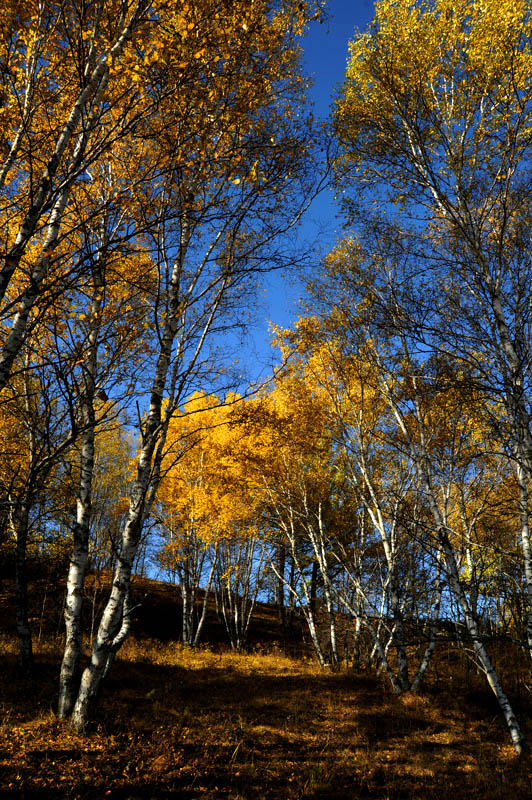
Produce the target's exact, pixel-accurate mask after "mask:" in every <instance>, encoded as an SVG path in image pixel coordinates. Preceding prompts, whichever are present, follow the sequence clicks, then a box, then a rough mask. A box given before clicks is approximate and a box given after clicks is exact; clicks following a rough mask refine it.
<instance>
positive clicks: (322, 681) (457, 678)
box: [0, 632, 532, 800]
mask: <svg viewBox="0 0 532 800" xmlns="http://www.w3.org/2000/svg"><path fill="white" fill-rule="evenodd" d="M263 650H264V649H263ZM268 651H269V652H264V651H262V652H261V651H259V648H258V647H255V651H254V652H249V653H247V654H241V655H238V654H234V653H231V652H229V651H228V650H227V649H226V648H224V647H221V646H220V645H216V646H213V647H212V648H208V647H203V648H199V649H197V650H191V649H189V648H183V647H182V646H181V645H179V644H177V643H176V642H174V641H169V640H167V639H162V638H158V639H155V638H152V639H148V638H145V637H138V638H132V639H130V640H129V641H128V642H127V643H126V645H125V646H124V648H123V649H122V650H121V651H120V654H119V657H118V658H117V661H116V663H115V665H114V667H113V671H112V673H111V675H110V677H109V679H108V683H107V684H106V686H105V688H104V691H103V694H102V697H101V703H100V706H99V710H98V715H97V720H96V723H95V725H94V728H93V730H92V731H91V732H89V733H88V734H87V735H84V736H80V735H77V734H74V733H73V732H72V731H71V730H70V729H69V727H68V725H67V724H66V723H64V722H62V721H60V720H58V719H57V718H56V716H55V713H54V710H55V706H56V702H57V682H58V669H59V660H60V638H56V637H53V636H48V637H42V638H41V641H40V643H39V645H38V648H37V652H36V670H35V673H34V676H33V677H32V678H31V679H26V680H21V678H20V676H19V675H18V671H17V659H16V640H15V638H14V636H13V635H12V633H9V632H8V633H6V634H4V635H2V636H1V637H0V668H1V670H2V672H1V674H2V679H1V688H0V797H13V798H15V797H18V798H37V797H39V798H40V797H42V798H60V797H68V798H94V799H96V798H106V797H111V798H124V800H126V798H129V799H130V800H134V798H170V797H172V798H191V799H192V798H209V799H211V798H212V800H218V799H219V800H222V798H231V800H260V799H261V798H272V799H275V800H292V798H293V799H294V800H295V799H296V798H298V799H301V800H303V798H305V799H308V800H322V799H323V800H333V798H334V799H335V800H348V799H349V798H375V799H377V798H378V799H379V800H385V799H387V800H392V799H397V800H403V799H404V800H406V798H433V797H435V798H437V800H451V798H452V800H460V799H461V798H482V799H483V800H491V798H501V800H502V798H504V799H505V800H514V798H532V758H531V757H530V756H529V755H527V756H523V757H521V758H518V757H516V755H515V754H514V751H513V749H512V747H511V746H510V745H509V743H508V736H507V733H506V730H505V727H504V723H503V721H502V719H501V716H500V714H499V713H498V710H497V707H496V705H495V703H494V701H493V699H492V696H491V694H490V692H489V691H488V690H487V689H486V688H485V687H484V685H483V682H482V680H481V678H478V680H477V678H476V677H475V676H474V675H473V676H472V675H471V674H469V673H468V675H467V681H466V680H465V677H466V673H465V671H464V661H463V657H462V656H461V655H460V654H459V653H458V652H457V651H455V652H452V651H448V652H447V653H446V654H445V655H444V656H443V655H440V658H439V661H437V662H435V664H434V666H433V668H431V670H430V673H429V675H428V679H427V689H426V692H425V693H424V694H423V696H421V697H417V696H413V695H406V696H403V697H401V698H397V697H395V696H394V695H393V694H392V692H391V690H390V688H389V685H388V683H387V682H386V680H385V679H384V678H379V677H375V676H374V675H370V674H369V673H354V672H349V671H345V670H343V671H338V672H336V673H331V672H328V671H324V670H320V669H319V668H318V667H317V665H316V664H315V663H314V662H313V661H312V660H311V659H309V658H305V657H300V658H290V657H288V656H286V655H285V654H284V653H282V652H281V651H280V650H279V649H276V648H275V646H274V645H271V646H269V647H268ZM512 699H513V700H514V701H515V703H516V710H517V711H518V714H519V717H520V719H521V721H522V722H523V723H524V727H525V730H526V732H527V733H528V738H529V740H532V720H531V722H530V723H529V722H527V718H530V717H531V716H532V715H531V707H530V700H529V698H527V697H526V696H525V695H522V697H521V701H519V697H518V696H514V697H512Z"/></svg>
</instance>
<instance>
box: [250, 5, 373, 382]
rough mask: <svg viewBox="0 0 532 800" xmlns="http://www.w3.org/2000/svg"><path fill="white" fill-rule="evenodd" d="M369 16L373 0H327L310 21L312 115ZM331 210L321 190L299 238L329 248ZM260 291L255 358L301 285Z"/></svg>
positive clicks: (326, 104) (294, 308) (264, 355)
mask: <svg viewBox="0 0 532 800" xmlns="http://www.w3.org/2000/svg"><path fill="white" fill-rule="evenodd" d="M372 17H373V0H329V3H328V19H327V21H326V22H325V23H323V24H313V25H312V26H311V28H310V30H309V33H308V35H307V36H306V37H305V39H304V40H303V42H302V46H303V49H304V58H305V66H306V72H307V73H308V74H309V75H311V77H312V78H313V86H312V90H311V100H312V102H313V104H314V113H315V115H316V116H317V117H321V118H326V117H327V116H328V115H329V111H330V107H331V103H332V101H333V98H334V93H335V90H336V89H337V88H338V86H339V85H340V84H341V83H342V82H343V79H344V74H345V68H346V62H347V53H348V42H349V40H350V39H351V38H352V36H353V34H354V32H355V29H357V28H358V29H359V30H363V29H364V28H365V27H366V25H367V24H368V23H369V22H370V21H371V19H372ZM335 213H336V210H335V204H334V199H333V196H332V193H330V192H329V191H325V192H323V193H322V194H321V195H320V196H319V197H318V198H317V199H316V200H315V201H314V203H313V204H312V207H311V209H310V210H309V212H308V215H307V219H306V221H305V223H304V225H303V226H302V230H301V239H302V240H306V241H312V240H314V239H316V238H317V237H318V238H319V246H320V248H321V249H322V250H323V252H326V251H327V250H328V249H330V248H331V247H332V245H333V243H334V241H335V239H336V235H335V230H336V228H337V221H336V219H335ZM316 258H318V256H316ZM264 290H265V295H264V299H263V306H264V315H263V314H262V313H261V314H260V316H261V317H262V320H261V321H259V322H258V324H257V325H256V326H254V329H253V330H252V331H251V332H250V341H249V344H250V346H251V351H253V350H254V351H255V352H256V357H254V356H253V355H249V356H247V358H251V359H252V360H257V361H258V362H260V361H264V362H267V361H268V360H269V359H271V357H272V353H271V350H270V348H269V345H268V342H269V333H268V320H270V321H272V322H274V323H276V324H278V325H281V326H283V327H289V326H290V325H291V324H292V323H293V322H294V320H295V319H296V318H297V317H298V316H299V312H298V302H297V301H298V298H299V295H300V290H299V289H298V288H297V287H296V286H293V285H291V282H290V281H289V280H287V278H286V276H282V275H280V274H276V275H275V276H271V277H270V278H269V280H268V284H267V286H265V287H264ZM246 349H247V348H246ZM244 358H245V357H244ZM244 358H243V359H242V360H244ZM257 368H258V369H259V371H260V365H259V363H257V365H256V368H255V369H254V368H253V365H252V364H249V365H248V369H249V372H250V373H251V374H254V373H255V374H256V372H257Z"/></svg>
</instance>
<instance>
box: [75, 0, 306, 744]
mask: <svg viewBox="0 0 532 800" xmlns="http://www.w3.org/2000/svg"><path fill="white" fill-rule="evenodd" d="M198 10H201V12H202V14H201V15H199V16H198V13H197V12H198ZM211 11H212V9H211V7H210V5H209V10H208V13H207V9H206V8H203V6H201V7H200V6H198V8H196V7H192V6H188V5H184V6H182V7H181V8H180V9H176V11H175V13H168V14H167V15H166V16H165V25H164V26H162V27H161V29H160V35H161V46H160V47H158V46H157V47H156V48H155V49H156V52H155V51H154V52H153V55H152V56H150V59H149V63H150V64H151V67H150V68H149V69H148V70H147V71H146V72H145V73H142V72H140V73H139V74H138V76H137V79H136V82H139V83H140V84H141V85H143V82H145V84H146V86H147V87H149V91H148V90H147V93H148V96H149V97H157V98H158V105H157V115H156V116H154V117H151V118H149V119H147V120H145V119H143V121H141V122H139V124H138V126H137V127H136V128H135V133H136V136H137V139H135V140H134V141H135V142H136V143H137V145H138V147H139V149H140V150H141V152H143V154H144V158H145V159H146V163H147V164H151V165H152V167H153V173H152V180H151V182H149V183H148V184H144V185H143V187H142V191H143V192H146V191H147V194H146V195H145V198H146V199H145V200H144V201H143V202H142V208H143V214H144V216H143V221H144V224H145V229H144V230H145V233H144V234H143V236H142V245H143V247H144V250H145V252H146V253H147V258H148V260H149V261H150V263H151V267H150V270H151V271H152V272H153V273H154V274H155V276H156V280H155V282H154V284H153V286H151V287H147V290H146V293H145V300H144V302H145V306H144V308H145V315H149V322H148V321H147V325H148V327H149V329H150V330H151V331H153V334H154V341H155V342H156V346H155V347H154V348H153V351H152V352H151V353H150V354H149V355H148V357H147V359H146V362H145V366H146V367H147V366H148V364H149V367H150V369H149V371H148V370H146V373H145V375H146V380H145V384H144V387H142V391H143V393H144V397H145V398H146V401H145V411H144V413H140V414H139V419H138V429H139V437H140V445H139V449H138V454H137V459H136V468H135V478H134V480H133V482H132V490H131V493H130V496H129V501H128V502H129V511H128V514H127V520H126V523H125V526H124V529H123V531H122V535H121V541H120V545H119V554H118V560H117V567H116V570H115V573H114V578H113V586H112V591H111V594H110V597H109V601H108V603H107V605H106V608H105V610H104V613H103V616H102V620H101V623H100V626H99V630H98V633H97V636H96V638H95V641H94V645H93V649H92V655H91V660H90V664H89V666H88V668H87V669H86V670H85V672H84V673H83V676H82V678H81V684H80V687H79V692H78V696H77V700H76V702H75V704H74V708H73V712H72V718H71V719H72V724H73V726H74V727H75V728H76V729H78V730H82V729H84V728H85V727H86V725H87V724H88V722H89V720H90V718H91V715H92V710H93V707H94V703H95V701H96V697H97V694H98V689H99V686H100V683H101V680H102V678H103V676H104V674H105V671H106V666H107V664H108V661H109V658H111V657H112V656H113V655H114V653H115V652H116V649H117V646H118V645H119V644H120V643H121V641H123V638H124V632H125V630H126V629H127V626H128V624H129V614H127V613H124V608H125V606H124V603H125V600H126V597H127V590H128V585H129V579H130V576H131V571H132V568H133V563H134V559H135V556H136V553H137V550H138V546H139V542H140V539H141V534H142V529H143V525H144V522H145V521H146V519H147V516H148V515H149V513H150V510H151V508H152V505H153V502H154V499H155V495H156V490H157V486H158V483H159V480H160V475H161V464H162V460H163V455H164V452H165V443H166V436H167V433H168V427H169V424H170V420H171V418H172V414H173V413H174V411H175V410H176V409H177V407H178V405H179V404H181V403H183V401H184V400H185V398H186V397H187V395H188V394H189V393H190V391H191V389H192V387H193V386H194V382H196V385H197V384H198V383H199V382H200V381H201V380H202V379H203V378H204V377H205V376H209V378H212V377H213V375H216V373H217V372H218V367H217V366H216V363H217V358H218V356H217V354H216V353H215V350H214V349H212V350H211V352H208V349H207V348H208V345H209V342H210V341H213V336H214V334H216V333H219V329H218V325H219V324H223V325H227V324H228V322H229V321H230V320H231V319H232V317H231V314H232V313H233V312H234V311H235V309H237V308H238V307H239V304H240V303H241V302H242V297H243V293H244V292H245V290H247V289H248V288H249V287H251V285H252V284H253V281H254V276H255V275H256V274H257V272H260V270H261V269H271V268H272V267H274V266H275V265H276V264H280V263H282V257H283V252H282V250H281V249H279V244H278V242H279V237H280V236H282V234H283V233H286V232H287V231H289V230H290V229H291V227H292V226H293V225H294V224H295V223H296V222H297V220H298V219H299V216H300V214H301V212H302V210H303V208H304V206H305V204H306V203H307V201H308V191H309V187H310V186H311V184H312V181H313V178H314V176H313V175H312V174H311V170H310V169H309V166H310V165H309V160H308V158H309V155H310V147H311V141H310V140H309V138H308V137H309V129H308V126H307V125H306V124H305V121H304V120H303V119H301V118H300V119H298V118H296V117H294V115H293V113H292V104H293V103H294V102H300V101H302V100H303V95H302V91H303V88H304V85H303V82H302V80H301V78H300V74H299V71H298V65H297V53H296V50H295V49H294V47H293V41H294V37H295V36H296V35H297V34H298V32H300V31H301V28H302V25H303V24H304V22H305V19H306V15H307V12H306V7H305V6H304V4H293V5H292V4H288V5H287V6H286V8H282V9H279V10H277V9H271V8H270V7H269V6H268V5H266V4H262V3H260V4H259V3H257V4H253V5H252V6H249V4H244V3H242V4H239V3H237V4H234V3H233V4H232V6H231V9H230V10H220V12H216V13H214V14H212V13H211ZM193 32H194V33H193ZM183 73H184V74H185V79H186V81H187V83H186V86H187V89H188V90H189V91H188V92H187V95H186V102H185V98H184V95H183V93H182V91H181V90H182V87H183V84H182V83H181V76H182V74H183ZM273 130H275V134H274V135H272V134H271V131H273ZM147 186H149V189H148V190H147V189H146V187H147ZM213 364H214V365H215V366H214V367H213ZM221 367H222V364H221V363H220V368H221ZM123 623H124V624H123ZM64 713H67V711H66V710H65V712H64Z"/></svg>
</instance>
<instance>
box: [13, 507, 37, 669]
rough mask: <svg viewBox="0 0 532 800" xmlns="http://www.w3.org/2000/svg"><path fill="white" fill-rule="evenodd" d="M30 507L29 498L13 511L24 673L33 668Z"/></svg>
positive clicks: (19, 623) (17, 616)
mask: <svg viewBox="0 0 532 800" xmlns="http://www.w3.org/2000/svg"><path fill="white" fill-rule="evenodd" d="M28 523H29V508H28V498H27V497H26V498H24V500H23V502H22V503H21V504H20V505H18V506H17V507H16V508H15V509H14V512H13V528H14V532H15V535H16V542H17V549H16V568H15V604H16V611H15V617H16V624H17V634H18V641H19V665H20V669H21V672H22V673H23V674H26V675H27V674H29V673H31V672H32V670H33V644H32V636H31V628H30V623H29V614H28V577H27V545H28Z"/></svg>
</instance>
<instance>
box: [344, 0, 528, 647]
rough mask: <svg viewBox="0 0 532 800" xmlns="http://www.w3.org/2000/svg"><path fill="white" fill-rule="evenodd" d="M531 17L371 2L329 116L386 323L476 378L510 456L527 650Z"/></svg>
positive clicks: (507, 9)
mask: <svg viewBox="0 0 532 800" xmlns="http://www.w3.org/2000/svg"><path fill="white" fill-rule="evenodd" d="M531 24H532V20H531V14H530V6H529V4H528V3H525V2H517V3H514V2H508V3H502V4H501V3H495V2H486V3H477V2H472V1H471V0H463V2H460V3H450V2H447V0H435V2H430V3H427V4H424V5H423V6H419V5H418V4H416V3H414V2H406V3H401V4H394V3H389V2H380V3H378V4H377V6H376V16H375V20H374V22H373V24H372V26H370V28H369V30H368V32H367V34H365V35H363V36H360V37H358V38H356V39H355V40H353V42H352V43H351V51H350V61H349V65H348V69H347V73H346V83H345V86H344V89H343V90H342V92H341V94H340V96H339V98H338V104H337V110H336V116H335V120H336V122H335V124H336V129H337V131H338V135H339V137H340V140H341V142H342V156H341V159H340V161H339V165H338V166H339V173H338V174H339V180H340V182H341V183H342V186H343V188H344V190H345V195H344V196H345V202H346V210H347V213H348V216H350V218H351V220H352V221H353V223H354V224H356V225H357V226H358V224H359V222H360V221H361V214H360V212H361V205H360V203H359V201H360V200H361V199H362V197H364V198H365V199H366V200H372V201H373V202H374V203H376V206H374V208H377V210H376V213H375V215H374V218H373V219H372V220H371V221H370V224H369V226H368V225H366V229H368V227H370V228H371V231H372V235H376V236H377V237H380V239H381V241H382V240H384V239H385V238H388V245H387V247H388V251H390V250H392V249H393V250H394V251H395V255H396V256H397V260H396V262H395V263H396V267H395V268H393V270H392V272H393V273H394V276H395V277H394V279H395V280H396V281H398V282H400V285H401V294H402V309H401V313H400V315H397V316H396V318H395V320H394V324H395V325H396V326H400V327H402V328H403V330H405V331H408V332H409V335H410V336H413V335H414V334H415V336H416V337H417V339H418V347H420V348H424V349H430V348H434V347H437V348H439V349H440V350H441V351H442V352H444V353H452V354H453V357H454V358H455V359H456V360H460V361H462V363H463V364H464V365H466V366H465V368H467V369H469V370H470V371H471V374H473V375H475V380H476V382H477V384H478V386H479V387H482V390H483V393H484V398H485V401H486V402H485V407H486V409H488V408H489V409H491V411H490V414H491V419H492V426H493V429H494V431H496V434H497V439H498V441H499V446H500V448H501V449H505V451H506V452H507V454H508V457H509V458H510V459H511V460H512V462H513V464H514V469H515V474H516V478H517V481H518V484H519V487H520V500H519V508H520V518H521V531H520V542H521V553H522V564H523V572H524V575H525V583H526V603H527V615H528V623H527V634H526V640H527V646H528V650H529V652H530V650H531V642H532V603H531V601H532V561H531V550H530V536H529V523H528V518H529V513H530V508H529V494H530V483H531V477H532V471H531V465H530V453H531V452H532V450H531V444H532V438H531V410H530V409H531V406H530V384H531V381H530V365H531V348H530V322H531V318H530V309H529V297H530V275H531V270H530V202H531V183H530V174H531V173H530V146H531V138H530V131H531V127H530V120H531V114H532V103H531V93H530V81H531V73H530V64H531V52H530V41H531V38H530V30H531ZM353 187H356V193H355V192H353V191H351V189H352V188H353ZM355 194H356V195H357V199H356V200H355ZM385 198H386V199H388V200H390V201H391V203H393V204H394V205H395V209H396V212H395V213H393V212H391V211H390V206H388V208H386V207H385V205H384V204H383V200H384V199H385ZM369 217H371V214H370V212H369V211H368V212H367V213H366V221H368V220H369ZM359 227H360V226H359ZM385 249H386V248H385V247H381V248H380V251H381V252H383V250H385ZM399 263H400V264H401V266H400V267H399V266H398V265H399ZM407 287H409V289H408V297H407V292H406V288H407Z"/></svg>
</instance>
